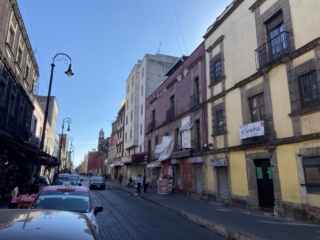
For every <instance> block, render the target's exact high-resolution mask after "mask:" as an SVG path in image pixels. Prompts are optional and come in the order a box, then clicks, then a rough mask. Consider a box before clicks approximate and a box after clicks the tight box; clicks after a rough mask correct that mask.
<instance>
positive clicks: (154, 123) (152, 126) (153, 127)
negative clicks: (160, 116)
mask: <svg viewBox="0 0 320 240" xmlns="http://www.w3.org/2000/svg"><path fill="white" fill-rule="evenodd" d="M155 128H156V121H155V120H153V121H151V122H149V124H148V131H152V130H153V129H155Z"/></svg>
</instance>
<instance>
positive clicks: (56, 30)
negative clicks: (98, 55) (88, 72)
mask: <svg viewBox="0 0 320 240" xmlns="http://www.w3.org/2000/svg"><path fill="white" fill-rule="evenodd" d="M27 3H28V2H27ZM28 4H29V3H28ZM29 5H30V4H29ZM30 6H31V8H32V9H33V10H34V11H35V12H36V13H37V14H38V15H39V16H40V17H41V18H42V19H43V20H44V21H45V22H46V23H47V24H48V25H49V26H50V27H51V28H52V29H53V30H54V31H55V32H56V33H58V34H59V35H60V36H61V37H62V38H63V39H64V40H66V41H67V42H68V43H70V44H71V46H73V47H74V48H75V49H77V50H78V51H79V52H81V53H82V54H83V55H84V56H86V57H87V58H89V59H90V60H91V61H93V62H94V63H96V64H98V65H99V66H101V67H102V68H104V69H105V70H107V71H108V72H110V73H112V74H113V75H115V76H116V77H118V78H120V79H121V80H125V81H126V79H124V78H123V77H121V76H119V75H118V74H116V73H114V72H112V71H111V70H109V69H108V68H106V67H105V66H103V65H102V64H100V63H99V62H97V61H96V60H95V59H93V58H92V57H90V56H89V55H87V54H86V53H85V52H83V51H82V50H81V49H80V48H78V47H77V46H76V45H74V44H73V43H72V42H71V41H69V40H68V39H67V38H66V37H65V36H63V35H62V34H61V33H60V32H59V31H58V30H57V29H55V28H54V27H53V26H52V25H51V24H50V23H49V22H48V21H47V20H46V19H45V18H44V17H42V15H41V14H40V13H38V12H37V11H36V10H35V8H34V7H32V5H30Z"/></svg>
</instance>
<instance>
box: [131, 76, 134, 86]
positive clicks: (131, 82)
mask: <svg viewBox="0 0 320 240" xmlns="http://www.w3.org/2000/svg"><path fill="white" fill-rule="evenodd" d="M133 82H134V77H132V81H131V84H132V86H133Z"/></svg>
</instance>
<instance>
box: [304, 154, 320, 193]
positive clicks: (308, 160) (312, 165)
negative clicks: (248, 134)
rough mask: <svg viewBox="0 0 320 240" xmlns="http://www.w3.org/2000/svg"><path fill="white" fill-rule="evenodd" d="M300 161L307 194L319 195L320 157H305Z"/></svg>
mask: <svg viewBox="0 0 320 240" xmlns="http://www.w3.org/2000/svg"><path fill="white" fill-rule="evenodd" d="M302 160H303V169H304V177H305V181H306V186H307V192H308V193H316V194H320V157H319V156H316V157H305V158H303V159H302Z"/></svg>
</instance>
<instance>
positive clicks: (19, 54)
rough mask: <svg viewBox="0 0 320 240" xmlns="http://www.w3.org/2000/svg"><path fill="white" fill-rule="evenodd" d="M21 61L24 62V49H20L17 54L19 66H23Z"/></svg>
mask: <svg viewBox="0 0 320 240" xmlns="http://www.w3.org/2000/svg"><path fill="white" fill-rule="evenodd" d="M21 60H22V49H21V48H19V50H18V53H17V63H18V65H19V66H21Z"/></svg>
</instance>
